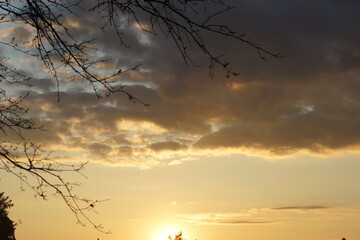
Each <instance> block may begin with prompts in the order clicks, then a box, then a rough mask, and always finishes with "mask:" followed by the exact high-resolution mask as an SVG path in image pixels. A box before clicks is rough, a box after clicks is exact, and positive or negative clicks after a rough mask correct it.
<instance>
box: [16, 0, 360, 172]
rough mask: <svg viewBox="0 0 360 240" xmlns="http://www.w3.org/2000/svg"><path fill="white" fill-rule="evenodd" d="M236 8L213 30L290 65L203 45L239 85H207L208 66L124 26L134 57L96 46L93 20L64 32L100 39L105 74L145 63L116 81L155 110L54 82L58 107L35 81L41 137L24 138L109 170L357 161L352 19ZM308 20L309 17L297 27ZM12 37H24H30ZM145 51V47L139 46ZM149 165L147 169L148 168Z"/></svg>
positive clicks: (240, 4)
mask: <svg viewBox="0 0 360 240" xmlns="http://www.w3.org/2000/svg"><path fill="white" fill-rule="evenodd" d="M233 4H234V5H236V8H235V9H234V10H232V11H230V12H229V13H227V14H225V15H224V16H223V17H221V18H220V17H219V21H223V22H226V23H229V25H231V26H233V28H234V29H236V30H238V31H239V32H246V33H247V34H248V36H249V37H251V39H254V41H258V42H260V43H261V44H262V45H263V46H264V47H265V48H268V49H271V50H275V51H281V52H282V53H283V54H286V55H287V57H285V58H282V59H279V60H278V59H271V58H270V59H269V61H268V62H264V61H262V60H260V59H259V57H258V56H257V53H256V51H254V50H253V49H251V48H249V47H246V46H244V45H242V44H241V43H239V42H236V41H233V40H230V39H224V38H222V37H220V36H213V35H211V34H209V35H206V36H205V35H204V36H205V40H206V42H207V43H208V44H209V47H211V48H212V49H213V50H214V52H215V53H219V54H222V53H227V57H228V58H229V60H230V61H231V63H232V67H233V69H236V70H237V71H239V77H237V78H230V79H227V78H226V77H225V73H224V72H222V70H221V69H216V71H215V76H214V77H212V78H210V77H209V72H208V71H209V70H208V68H207V61H206V60H204V59H203V57H202V56H201V54H200V53H199V52H197V51H196V49H191V50H192V51H193V52H192V55H193V56H194V60H195V61H197V62H198V63H199V65H201V66H200V67H198V68H187V67H186V66H185V64H184V62H183V61H182V59H181V56H180V54H179V53H178V52H177V51H176V50H175V48H174V47H175V46H174V44H173V43H171V41H169V39H165V38H162V37H161V36H153V35H146V34H145V35H144V33H142V32H141V31H140V30H139V29H138V28H136V27H134V26H131V27H127V26H125V27H124V36H126V39H127V40H128V43H129V44H130V45H131V48H124V47H122V46H119V44H117V38H116V36H115V35H114V33H113V32H111V31H110V30H109V31H108V32H107V33H106V34H105V35H104V34H102V33H101V30H100V29H99V28H97V27H95V26H96V24H93V23H96V21H98V20H97V19H96V18H95V17H94V16H91V18H90V16H84V17H83V18H79V19H73V20H72V21H76V24H72V25H71V26H72V31H74V32H75V33H76V34H78V35H81V36H83V37H96V38H97V39H98V44H99V45H98V46H99V49H100V52H101V54H102V55H103V57H104V58H106V59H110V61H109V64H108V65H101V66H100V65H99V71H105V70H106V69H107V67H110V66H112V65H114V64H115V63H116V62H117V61H120V62H121V63H122V64H123V65H124V66H133V65H136V64H139V63H141V64H142V67H141V68H140V70H139V71H138V72H130V73H126V74H123V75H121V76H120V79H119V81H120V82H121V83H123V84H128V85H129V86H128V87H127V90H128V91H129V92H131V93H133V94H134V95H135V96H137V97H139V98H140V99H142V100H143V101H145V102H146V103H149V104H151V107H143V106H140V105H139V104H136V105H134V104H132V103H129V102H128V101H127V99H126V97H125V96H122V95H119V94H114V95H112V96H111V97H109V98H103V99H97V98H96V97H95V96H94V94H93V93H91V91H90V90H89V89H88V87H87V85H85V84H84V83H81V82H77V81H74V82H66V83H62V85H61V86H62V90H61V92H60V96H61V101H60V103H58V102H57V92H56V88H55V86H54V84H53V82H52V80H49V79H46V78H39V80H33V85H34V87H33V88H32V91H33V92H32V93H31V95H30V97H29V98H28V99H27V104H28V106H29V107H30V109H31V114H32V115H33V116H34V117H35V118H37V120H38V121H39V122H42V123H45V127H46V128H47V129H48V132H46V133H32V135H33V138H34V139H35V140H36V141H38V142H45V143H47V144H48V145H49V146H50V147H51V148H52V149H54V150H57V151H58V153H57V154H58V155H59V156H60V155H62V154H65V155H71V154H73V155H77V156H79V157H80V156H81V157H82V158H83V157H86V158H90V159H97V160H102V161H107V162H111V163H115V164H120V163H121V164H129V165H133V164H135V165H136V164H138V163H144V162H146V163H147V164H148V165H152V164H155V165H156V164H159V163H160V162H162V161H167V162H171V161H173V160H175V159H177V160H180V161H181V159H184V160H185V159H189V158H193V157H196V156H199V155H201V154H204V153H205V154H206V153H207V152H209V151H220V150H221V151H224V150H226V149H231V151H238V152H256V153H258V152H261V153H263V154H270V155H284V154H293V153H297V152H299V151H307V152H314V153H324V152H328V151H340V150H345V149H346V150H349V149H350V150H359V144H360V95H359V94H358V93H359V89H360V46H359V42H360V33H359V31H357V30H355V25H356V24H354V23H356V22H359V21H360V19H359V18H360V16H359V15H358V14H357V12H356V11H355V10H354V9H357V7H360V6H359V3H358V2H357V1H352V2H351V3H349V1H347V3H346V4H345V3H342V2H340V1H317V2H316V3H314V2H310V1H271V2H269V1H262V0H258V1H233ZM304 16H306V18H305V17H304ZM71 26H70V27H71ZM12 31H14V34H17V35H19V37H22V38H25V37H26V36H27V35H28V34H25V35H24V34H20V33H18V32H19V30H18V29H12ZM144 39H145V40H146V41H145V40H144ZM145 165H146V164H145Z"/></svg>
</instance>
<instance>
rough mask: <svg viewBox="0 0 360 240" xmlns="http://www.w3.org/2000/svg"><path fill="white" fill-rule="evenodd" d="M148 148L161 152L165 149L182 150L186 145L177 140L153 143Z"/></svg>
mask: <svg viewBox="0 0 360 240" xmlns="http://www.w3.org/2000/svg"><path fill="white" fill-rule="evenodd" d="M149 148H150V149H152V150H154V151H155V152H161V151H166V150H170V151H177V150H182V149H185V148H186V146H184V145H182V144H180V143H178V142H174V141H167V142H157V143H153V144H151V145H150V146H149Z"/></svg>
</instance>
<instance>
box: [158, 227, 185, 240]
mask: <svg viewBox="0 0 360 240" xmlns="http://www.w3.org/2000/svg"><path fill="white" fill-rule="evenodd" d="M179 232H180V229H178V228H176V227H174V226H172V225H169V226H164V227H161V228H159V230H158V231H157V232H156V234H155V238H154V240H169V236H171V237H173V236H174V235H175V234H177V233H179Z"/></svg>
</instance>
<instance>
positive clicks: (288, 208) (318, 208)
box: [271, 205, 331, 211]
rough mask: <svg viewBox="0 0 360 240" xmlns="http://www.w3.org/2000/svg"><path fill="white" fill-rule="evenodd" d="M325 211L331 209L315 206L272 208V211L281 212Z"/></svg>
mask: <svg viewBox="0 0 360 240" xmlns="http://www.w3.org/2000/svg"><path fill="white" fill-rule="evenodd" d="M324 209H331V207H327V206H321V205H314V206H287V207H276V208H271V210H276V211H280V210H300V211H311V210H324Z"/></svg>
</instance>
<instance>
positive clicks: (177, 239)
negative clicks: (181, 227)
mask: <svg viewBox="0 0 360 240" xmlns="http://www.w3.org/2000/svg"><path fill="white" fill-rule="evenodd" d="M168 239H169V240H185V238H183V236H182V232H179V233H177V234H175V235H174V236H173V237H172V236H171V235H170V236H169V237H168Z"/></svg>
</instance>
